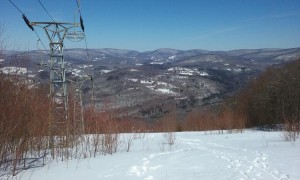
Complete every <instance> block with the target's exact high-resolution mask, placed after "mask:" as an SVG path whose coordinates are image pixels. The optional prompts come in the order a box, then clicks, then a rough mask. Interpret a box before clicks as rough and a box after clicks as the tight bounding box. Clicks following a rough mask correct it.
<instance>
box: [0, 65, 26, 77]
mask: <svg viewBox="0 0 300 180" xmlns="http://www.w3.org/2000/svg"><path fill="white" fill-rule="evenodd" d="M0 72H2V73H3V74H16V75H24V74H26V73H27V68H22V67H14V66H10V67H3V68H0Z"/></svg>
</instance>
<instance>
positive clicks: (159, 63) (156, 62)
mask: <svg viewBox="0 0 300 180" xmlns="http://www.w3.org/2000/svg"><path fill="white" fill-rule="evenodd" d="M150 64H158V65H162V64H164V62H158V61H153V62H151V63H150Z"/></svg>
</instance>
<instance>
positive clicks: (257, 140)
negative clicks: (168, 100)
mask: <svg viewBox="0 0 300 180" xmlns="http://www.w3.org/2000/svg"><path fill="white" fill-rule="evenodd" d="M125 136H132V134H123V135H121V138H120V140H121V141H122V139H123V138H125ZM122 137H123V138H122ZM167 137H168V136H167V134H163V133H149V134H144V135H141V136H140V138H137V139H136V140H134V141H133V144H132V146H131V149H130V151H129V152H126V151H125V150H124V149H125V148H124V146H125V144H123V143H122V142H120V147H119V150H120V152H118V153H116V154H114V155H106V156H104V155H99V156H97V157H96V158H90V159H83V160H69V161H67V162H61V161H58V162H57V161H52V162H51V163H50V164H48V165H46V166H44V167H35V168H31V169H28V170H26V171H23V172H22V173H20V174H19V175H18V178H20V177H21V179H32V180H42V179H43V180H54V179H55V180H60V179H61V180H67V179H72V180H82V179H86V180H90V179H91V180H93V179H107V180H135V179H144V180H151V179H153V180H154V179H157V180H173V179H176V180H193V179H195V180H199V179H205V180H207V179H208V180H209V179H229V180H234V179H238V180H242V179H245V180H246V179H264V180H266V179H267V180H268V179H270V180H272V179H276V180H279V179H280V180H284V179H286V180H287V179H295V180H296V179H300V142H299V139H298V140H297V141H296V142H286V141H283V138H282V132H267V131H252V130H247V131H245V132H244V133H236V134H228V133H225V134H217V132H213V133H212V134H211V133H210V132H206V133H205V132H181V133H176V139H175V144H174V145H169V144H168V143H167Z"/></svg>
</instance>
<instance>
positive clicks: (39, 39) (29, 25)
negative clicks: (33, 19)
mask: <svg viewBox="0 0 300 180" xmlns="http://www.w3.org/2000/svg"><path fill="white" fill-rule="evenodd" d="M9 2H10V3H11V4H12V5H13V6H14V7H15V8H16V9H17V10H18V11H19V12H20V13H21V14H22V18H23V20H24V21H25V23H26V25H27V26H28V27H29V28H30V29H31V30H32V31H34V33H35V35H36V36H37V37H38V41H41V43H42V45H43V47H44V49H45V51H46V53H47V54H49V53H48V51H47V48H46V46H45V44H44V43H43V41H42V39H41V38H40V36H39V34H38V33H37V32H36V30H35V29H34V28H33V26H32V25H31V23H30V21H29V20H28V18H27V17H26V15H25V14H24V13H23V12H22V11H21V10H20V8H18V6H17V5H16V4H14V3H13V2H12V1H11V0H9Z"/></svg>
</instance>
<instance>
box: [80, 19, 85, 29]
mask: <svg viewBox="0 0 300 180" xmlns="http://www.w3.org/2000/svg"><path fill="white" fill-rule="evenodd" d="M80 26H81V29H82V31H83V32H84V25H83V19H82V17H81V16H80Z"/></svg>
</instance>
